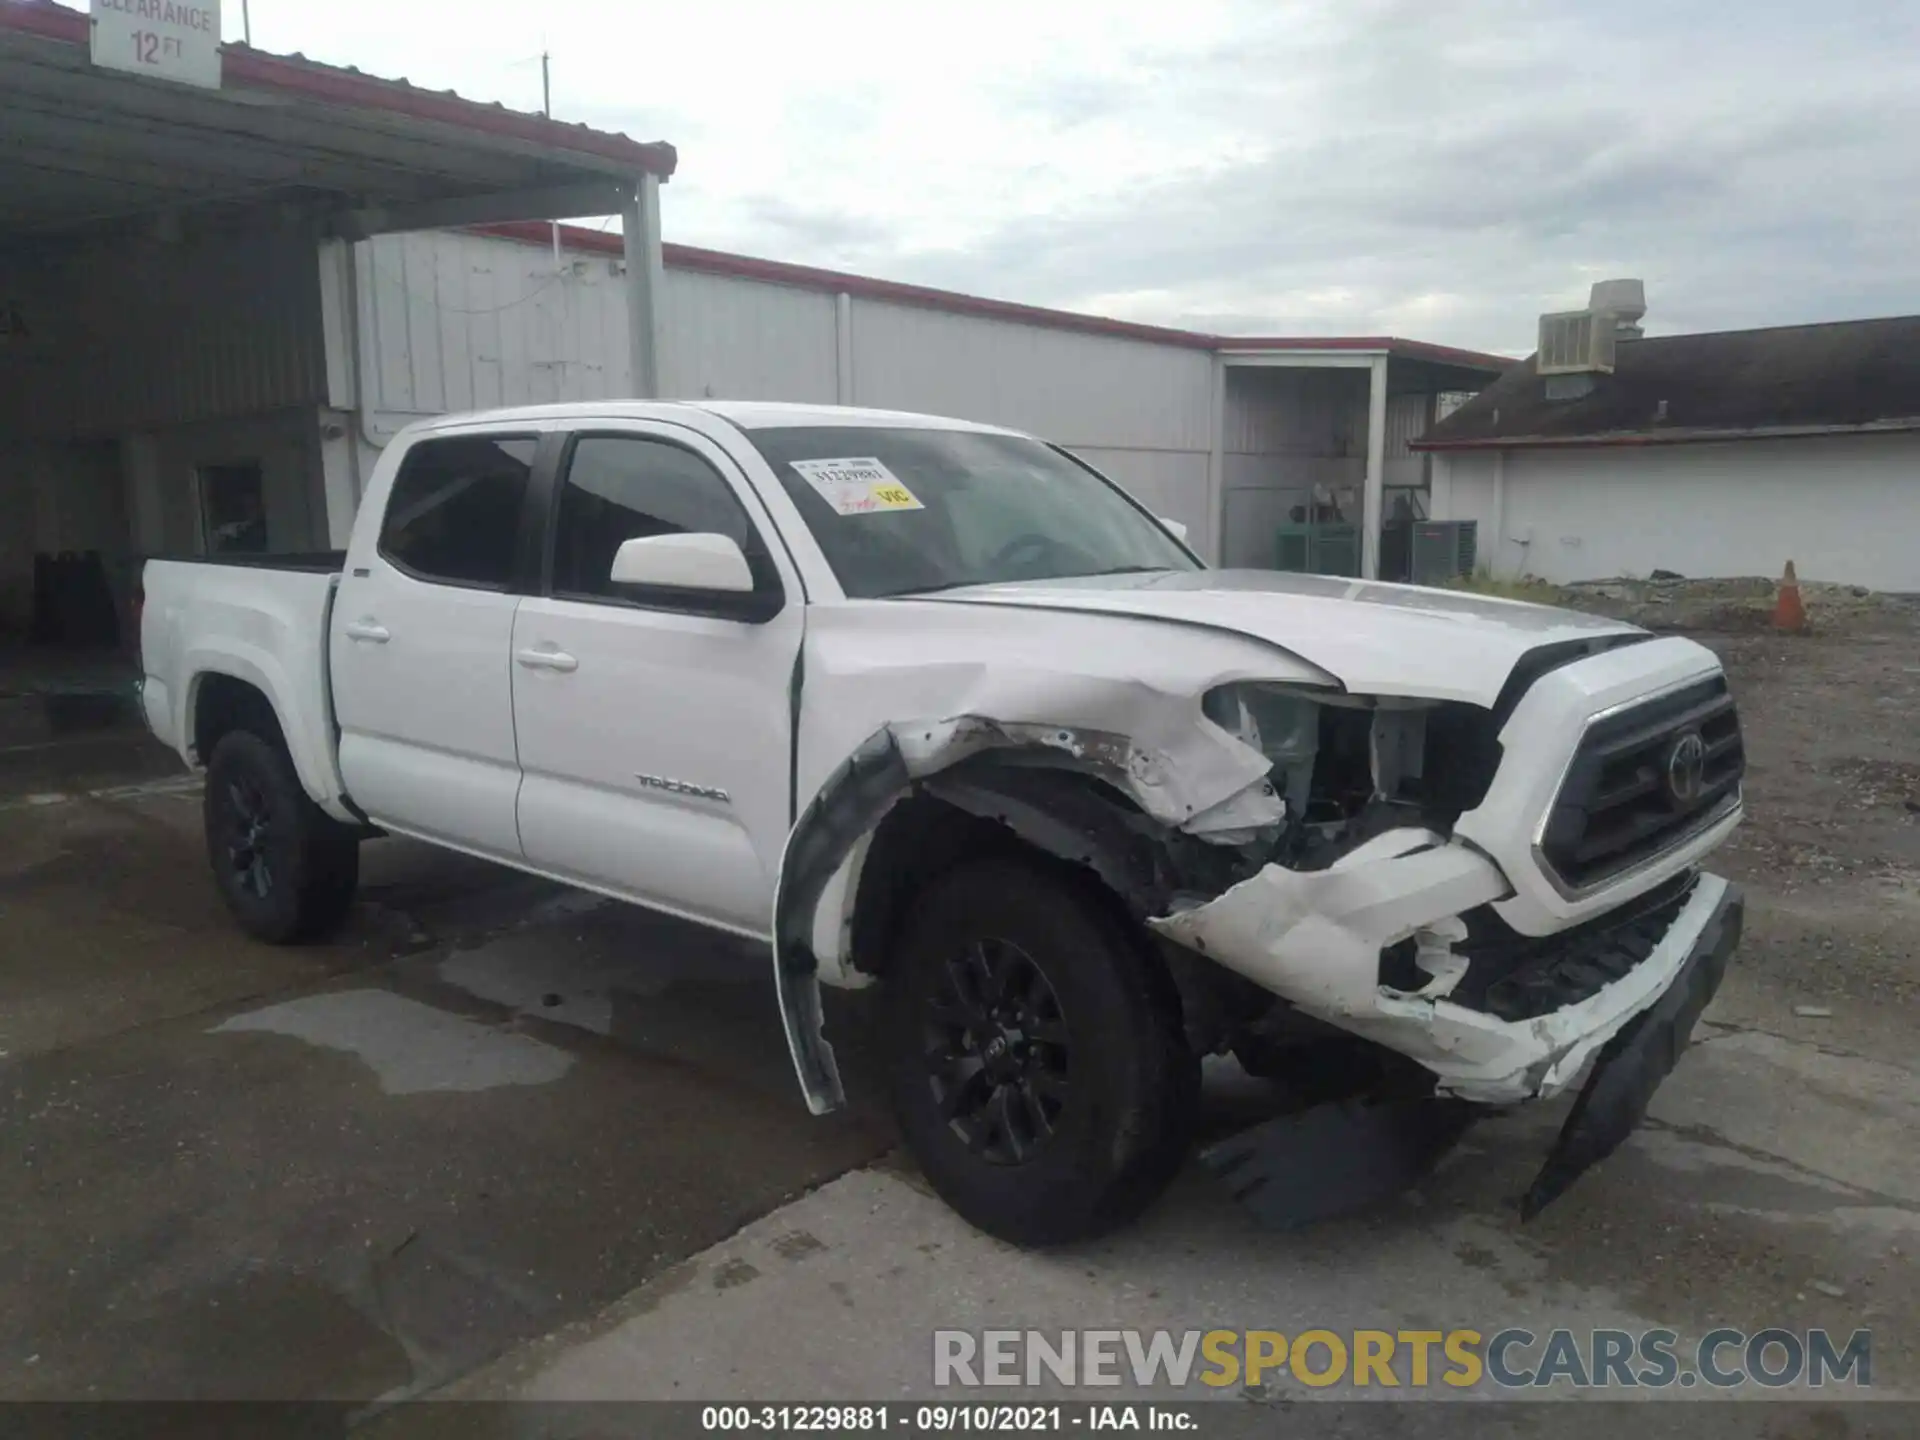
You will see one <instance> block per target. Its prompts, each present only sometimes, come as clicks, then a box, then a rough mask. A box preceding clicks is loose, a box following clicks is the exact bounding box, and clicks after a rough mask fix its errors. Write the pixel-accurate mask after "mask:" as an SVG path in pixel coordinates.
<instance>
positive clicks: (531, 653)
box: [513, 650, 580, 674]
mask: <svg viewBox="0 0 1920 1440" xmlns="http://www.w3.org/2000/svg"><path fill="white" fill-rule="evenodd" d="M513 658H514V659H516V660H518V661H519V662H520V663H521V664H522V665H524V666H526V667H527V668H528V669H529V670H558V671H560V672H562V673H563V674H566V673H571V672H572V671H575V670H578V669H579V668H580V662H579V661H578V660H576V659H574V658H573V656H571V655H569V654H567V652H566V651H564V650H516V651H514V652H513Z"/></svg>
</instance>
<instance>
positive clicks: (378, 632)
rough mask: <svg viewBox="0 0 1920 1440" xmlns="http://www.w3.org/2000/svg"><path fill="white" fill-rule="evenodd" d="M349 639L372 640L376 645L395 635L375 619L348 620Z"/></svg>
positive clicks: (384, 642)
mask: <svg viewBox="0 0 1920 1440" xmlns="http://www.w3.org/2000/svg"><path fill="white" fill-rule="evenodd" d="M347 638H348V639H349V640H371V641H372V642H373V643H374V644H375V645H384V644H386V643H387V641H389V640H391V639H392V638H393V636H392V635H391V634H389V633H388V631H387V627H386V626H384V625H381V624H379V623H378V622H376V621H373V620H349V621H348V622H347Z"/></svg>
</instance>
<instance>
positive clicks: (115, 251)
mask: <svg viewBox="0 0 1920 1440" xmlns="http://www.w3.org/2000/svg"><path fill="white" fill-rule="evenodd" d="M314 256H315V252H314V241H313V238H312V237H311V236H310V235H304V234H300V233H298V232H295V231H288V230H272V231H259V232H249V233H234V234H217V235H205V236H195V237H190V238H188V239H185V240H182V241H180V242H177V243H163V242H160V241H157V240H148V239H140V238H134V237H125V238H121V239H117V240H115V241H113V242H112V243H111V244H106V243H100V244H94V245H87V246H83V247H80V248H77V249H73V250H70V251H61V252H51V251H50V252H43V253H42V254H40V255H39V256H37V257H34V258H29V259H16V260H14V261H13V262H11V264H10V266H9V267H8V268H7V269H5V270H4V271H0V297H3V298H5V299H6V300H7V301H8V302H9V305H10V306H12V307H17V308H18V309H19V311H20V314H21V318H22V319H23V320H24V322H25V327H26V334H25V335H24V336H23V335H18V334H15V335H11V336H9V338H8V340H7V342H6V343H5V344H3V345H0V427H4V428H5V429H6V430H8V431H9V432H11V433H14V434H20V435H28V436H37V437H47V438H54V437H63V438H64V437H86V436H110V435H115V434H119V433H121V432H124V431H128V430H139V429H156V428H162V427H166V426H171V425H180V424H187V423H191V422H195V421H202V420H210V419H217V418H220V417H224V416H232V415H244V414H257V413H259V412H262V411H267V410H277V409H283V408H289V407H294V406H301V405H310V404H313V403H315V402H316V401H317V400H319V399H320V398H321V397H322V396H323V395H324V393H325V355H324V348H323V343H322V340H321V331H320V307H319V277H318V273H317V269H316V265H315V258H314Z"/></svg>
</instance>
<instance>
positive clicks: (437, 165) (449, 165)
mask: <svg viewBox="0 0 1920 1440" xmlns="http://www.w3.org/2000/svg"><path fill="white" fill-rule="evenodd" d="M89 23H90V22H89V20H88V17H87V16H86V15H85V14H83V13H82V12H80V11H78V10H72V9H69V8H67V7H66V6H64V5H56V4H52V3H50V0H0V133H4V134H5V135H6V136H7V141H8V143H7V146H6V149H5V151H4V153H0V233H12V234H15V235H19V234H35V233H53V232H59V231H62V230H68V229H72V228H74V227H77V226H83V225H86V224H88V223H90V222H96V221H101V220H110V219H114V218H118V217H121V216H128V215H138V214H143V213H149V212H152V211H156V210H165V209H171V208H178V207H182V206H190V205H202V204H207V203H220V202H230V201H233V200H255V199H260V198H263V197H266V196H275V195H285V196H287V197H294V196H298V195H301V194H312V193H316V192H317V193H320V194H324V195H327V196H330V197H335V198H338V199H343V200H346V201H349V202H351V203H353V204H362V205H380V204H396V203H404V202H408V201H422V200H438V199H446V198H453V197H459V196H467V195H477V194H486V193H492V192H498V191H505V190H523V189H535V188H539V187H548V186H558V185H566V184H570V183H575V182H580V181H591V180H604V179H607V178H610V177H611V178H620V179H631V178H633V177H634V176H637V175H639V174H642V173H649V174H654V175H658V176H661V177H662V178H664V177H666V176H669V175H671V174H672V173H673V169H674V165H675V161H676V156H675V153H674V149H673V147H672V146H671V145H668V144H665V143H659V142H656V143H642V142H640V141H637V140H632V139H629V138H628V137H627V136H625V135H616V134H611V133H609V132H606V131H602V130H593V129H589V128H588V127H586V126H584V125H572V124H566V123H563V122H561V121H557V120H550V119H547V118H546V117H544V116H540V115H528V114H523V113H521V112H519V111H515V110H509V109H507V108H505V107H504V106H501V105H497V104H484V103H481V102H478V101H473V100H466V99H463V98H461V97H460V96H458V95H456V94H454V93H452V92H451V91H439V90H427V89H423V88H421V87H419V86H415V85H409V84H408V83H407V82H406V81H404V80H383V79H380V78H378V77H376V76H372V75H367V74H364V73H362V72H361V71H359V70H355V69H351V68H343V67H340V66H334V65H323V64H320V63H318V62H316V61H312V60H308V59H306V58H305V57H303V56H299V55H271V54H268V53H267V52H265V51H262V50H254V49H252V48H250V47H248V46H245V45H227V46H224V47H223V49H222V84H221V88H220V89H218V90H201V89H195V88H192V87H189V86H182V85H174V84H168V83H166V82H164V81H156V80H146V79H143V78H141V77H138V76H133V75H127V74H124V73H122V72H119V71H109V70H102V69H99V68H97V67H95V66H94V65H93V64H92V63H91V62H90V60H89V58H88V35H89V30H88V26H89Z"/></svg>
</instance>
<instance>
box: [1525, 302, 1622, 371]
mask: <svg viewBox="0 0 1920 1440" xmlns="http://www.w3.org/2000/svg"><path fill="white" fill-rule="evenodd" d="M1616 323H1617V322H1616V320H1615V317H1614V315H1613V312H1612V311H1610V310H1565V311H1562V312H1561V313H1560V314H1558V315H1542V316H1541V317H1540V359H1539V365H1538V368H1539V373H1540V374H1542V375H1592V374H1601V375H1611V374H1612V373H1613V346H1614V340H1615V338H1616V337H1615V328H1616Z"/></svg>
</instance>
